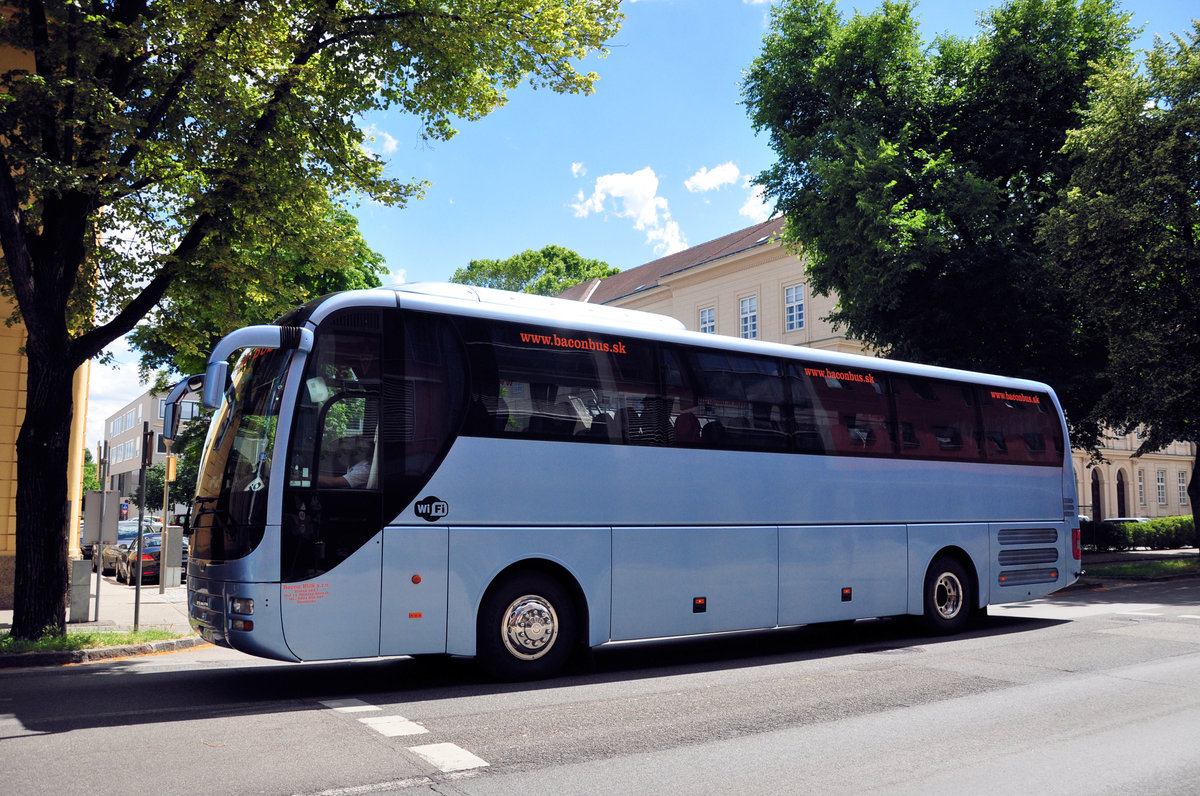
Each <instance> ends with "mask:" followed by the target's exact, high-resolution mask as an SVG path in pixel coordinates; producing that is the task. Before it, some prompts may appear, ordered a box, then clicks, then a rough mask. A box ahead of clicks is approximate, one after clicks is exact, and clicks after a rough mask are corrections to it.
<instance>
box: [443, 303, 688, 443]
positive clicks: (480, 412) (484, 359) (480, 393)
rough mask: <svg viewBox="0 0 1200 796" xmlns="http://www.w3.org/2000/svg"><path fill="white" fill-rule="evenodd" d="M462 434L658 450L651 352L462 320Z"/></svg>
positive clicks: (660, 435)
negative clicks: (467, 376) (466, 399)
mask: <svg viewBox="0 0 1200 796" xmlns="http://www.w3.org/2000/svg"><path fill="white" fill-rule="evenodd" d="M463 336H464V338H465V340H466V347H467V356H468V359H469V360H470V364H471V376H472V382H471V404H470V407H469V409H468V413H467V422H466V425H465V426H464V433H467V434H471V435H475V436H523V437H528V438H533V439H545V440H558V441H563V440H571V441H577V442H596V443H618V444H620V443H626V444H643V445H661V444H665V441H666V439H667V428H666V417H665V414H664V412H663V409H662V406H661V401H660V399H659V396H658V388H657V378H656V376H655V372H654V357H653V351H654V349H653V345H652V344H650V343H646V342H643V341H636V342H631V341H626V340H623V339H616V338H612V337H609V336H605V335H590V334H587V333H583V332H578V331H563V330H555V329H548V328H543V327H532V326H525V325H521V326H517V325H512V324H496V323H484V322H480V321H469V322H464V324H463Z"/></svg>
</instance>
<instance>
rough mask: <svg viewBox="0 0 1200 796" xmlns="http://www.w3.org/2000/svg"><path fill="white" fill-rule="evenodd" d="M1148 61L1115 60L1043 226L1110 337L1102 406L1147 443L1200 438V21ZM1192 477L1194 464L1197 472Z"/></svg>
mask: <svg viewBox="0 0 1200 796" xmlns="http://www.w3.org/2000/svg"><path fill="white" fill-rule="evenodd" d="M1193 26H1194V27H1193V30H1192V31H1191V32H1190V34H1189V36H1188V38H1187V39H1186V40H1185V39H1184V38H1182V37H1179V36H1176V37H1174V38H1173V40H1172V42H1169V43H1168V42H1164V41H1162V40H1159V41H1158V42H1157V43H1156V44H1155V47H1154V49H1153V51H1152V52H1150V53H1149V54H1148V56H1147V58H1146V61H1145V64H1144V67H1143V68H1142V69H1140V70H1139V69H1137V68H1135V67H1134V65H1133V64H1132V63H1129V62H1126V63H1118V64H1113V65H1110V66H1107V67H1105V68H1103V69H1101V70H1100V71H1098V72H1097V74H1096V75H1094V76H1093V78H1092V81H1091V83H1090V86H1091V89H1092V93H1093V99H1092V102H1091V104H1090V106H1089V108H1088V109H1087V111H1086V113H1085V114H1084V116H1083V123H1082V125H1081V127H1080V128H1079V129H1078V130H1076V131H1074V132H1072V133H1071V136H1070V138H1069V140H1068V142H1067V147H1066V151H1067V152H1068V153H1069V154H1070V155H1072V156H1074V157H1075V169H1074V171H1073V173H1072V175H1071V180H1070V184H1069V189H1068V191H1067V193H1066V198H1065V201H1064V202H1063V203H1062V204H1061V205H1060V206H1059V207H1057V208H1055V209H1054V210H1053V211H1052V212H1051V213H1050V215H1049V218H1048V219H1047V222H1046V223H1045V225H1044V227H1043V230H1042V233H1043V240H1044V241H1045V242H1046V243H1047V245H1049V246H1050V248H1052V249H1053V251H1054V253H1055V254H1056V255H1057V257H1058V260H1059V262H1060V263H1061V266H1062V269H1063V272H1064V273H1065V274H1066V275H1067V277H1068V279H1069V281H1070V286H1071V289H1072V291H1073V293H1074V295H1075V297H1076V298H1075V300H1076V301H1077V302H1078V304H1079V306H1080V307H1082V308H1084V309H1085V310H1086V311H1087V312H1088V313H1089V314H1090V318H1091V320H1092V325H1093V328H1094V329H1095V330H1096V332H1097V335H1098V338H1099V342H1100V343H1101V344H1102V345H1104V346H1105V348H1106V351H1107V354H1108V365H1107V370H1106V373H1105V375H1106V376H1107V379H1108V381H1109V383H1110V384H1111V387H1110V388H1109V389H1108V390H1106V391H1105V392H1104V393H1103V395H1102V396H1101V398H1100V400H1099V401H1098V402H1097V405H1096V408H1095V410H1094V416H1095V418H1096V419H1097V420H1098V421H1100V422H1103V423H1107V424H1109V425H1111V426H1114V427H1115V428H1117V429H1118V430H1119V431H1122V432H1123V431H1124V430H1128V429H1132V428H1135V427H1139V426H1141V427H1142V429H1143V431H1144V432H1146V438H1145V441H1144V443H1143V444H1142V446H1141V448H1140V452H1143V453H1144V452H1147V451H1153V450H1158V449H1160V448H1162V447H1163V446H1164V445H1166V444H1167V443H1169V442H1171V441H1172V440H1186V441H1191V442H1198V441H1200V391H1198V389H1197V385H1198V384H1200V137H1198V136H1197V131H1198V130H1200V22H1195V23H1193ZM1193 477H1194V474H1193Z"/></svg>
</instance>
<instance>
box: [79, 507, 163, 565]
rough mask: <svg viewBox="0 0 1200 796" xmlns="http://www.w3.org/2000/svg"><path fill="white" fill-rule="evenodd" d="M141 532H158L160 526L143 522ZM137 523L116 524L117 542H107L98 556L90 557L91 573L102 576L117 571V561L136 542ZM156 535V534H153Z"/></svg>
mask: <svg viewBox="0 0 1200 796" xmlns="http://www.w3.org/2000/svg"><path fill="white" fill-rule="evenodd" d="M142 530H143V532H149V531H155V532H157V531H160V530H162V525H160V524H159V523H157V522H151V521H150V520H148V519H147V520H145V521H144V522H142ZM137 531H138V521H137V520H121V521H120V522H118V523H117V541H116V542H115V543H113V542H108V543H106V544H105V545H104V546H103V547H101V548H100V555H99V556H96V555H93V556H92V572H95V571H96V570H97V569H99V571H100V574H102V575H111V574H113V573H114V572H116V571H117V561H118V560H119V559H120V558H121V557H122V556H124V555H125V553H126V552H127V551H128V550H129V547H130V545H132V544H133V543H134V542H135V541H136V540H137ZM155 535H157V534H155Z"/></svg>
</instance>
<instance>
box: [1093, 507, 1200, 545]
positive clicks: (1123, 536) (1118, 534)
mask: <svg viewBox="0 0 1200 796" xmlns="http://www.w3.org/2000/svg"><path fill="white" fill-rule="evenodd" d="M1080 535H1081V539H1082V544H1083V546H1084V547H1085V548H1086V549H1089V550H1095V551H1097V552H1104V551H1107V550H1133V549H1137V548H1142V549H1149V550H1178V549H1179V548H1182V547H1195V546H1196V523H1195V520H1193V518H1192V517H1190V516H1180V517H1159V518H1157V519H1153V520H1150V521H1149V522H1120V523H1114V522H1088V521H1085V522H1082V523H1081V524H1080Z"/></svg>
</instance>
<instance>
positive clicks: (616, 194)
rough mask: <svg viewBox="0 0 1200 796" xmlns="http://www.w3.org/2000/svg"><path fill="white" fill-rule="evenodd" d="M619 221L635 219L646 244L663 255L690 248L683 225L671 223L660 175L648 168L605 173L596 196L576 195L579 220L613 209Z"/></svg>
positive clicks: (597, 182) (634, 223)
mask: <svg viewBox="0 0 1200 796" xmlns="http://www.w3.org/2000/svg"><path fill="white" fill-rule="evenodd" d="M609 199H611V200H612V203H611V207H612V212H613V213H614V214H615V215H616V216H617V217H618V218H631V219H633V228H634V229H637V230H642V231H645V233H646V242H647V243H652V244H654V252H655V253H656V254H659V255H666V254H673V253H674V252H677V251H680V250H682V249H686V248H687V239H686V238H685V237H684V235H683V232H682V231H681V230H680V229H679V224H678V223H676V222H674V221H672V220H671V212H670V211H669V210H668V209H667V200H666V199H665V198H663V197H661V196H659V195H658V175H657V174H655V173H654V169H652V168H650V167H649V166H647V167H646V168H644V169H640V170H638V171H635V172H634V173H632V174H624V173H616V174H605V175H603V176H600V177H597V178H596V184H595V188H594V189H593V190H592V195H591V196H587V197H585V196H584V194H583V191H580V192H579V193H578V194H576V197H575V200H576V201H575V203H574V204H572V205H571V207H572V209H573V210H574V211H575V217H576V218H586V217H587V216H589V215H591V214H592V213H601V212H604V211H605V208H606V207H607V206H610V204H609V201H608V200H609Z"/></svg>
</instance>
